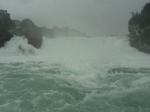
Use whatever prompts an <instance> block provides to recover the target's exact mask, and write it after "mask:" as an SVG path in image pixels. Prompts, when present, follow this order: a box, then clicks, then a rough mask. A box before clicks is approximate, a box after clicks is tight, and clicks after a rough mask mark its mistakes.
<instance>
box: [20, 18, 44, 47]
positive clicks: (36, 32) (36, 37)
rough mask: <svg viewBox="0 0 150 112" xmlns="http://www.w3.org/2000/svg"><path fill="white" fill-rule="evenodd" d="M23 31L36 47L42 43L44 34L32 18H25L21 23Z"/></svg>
mask: <svg viewBox="0 0 150 112" xmlns="http://www.w3.org/2000/svg"><path fill="white" fill-rule="evenodd" d="M21 33H23V34H24V36H25V37H26V38H27V39H28V43H29V44H31V45H33V46H34V47H36V48H40V47H41V45H42V34H41V32H40V29H39V28H38V27H37V26H36V25H35V24H34V23H33V22H32V21H31V20H30V19H24V20H23V21H22V23H21Z"/></svg>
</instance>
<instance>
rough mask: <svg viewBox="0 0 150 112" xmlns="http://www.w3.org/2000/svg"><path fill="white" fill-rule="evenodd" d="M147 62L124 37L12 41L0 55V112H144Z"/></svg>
mask: <svg viewBox="0 0 150 112" xmlns="http://www.w3.org/2000/svg"><path fill="white" fill-rule="evenodd" d="M149 99H150V56H149V55H148V54H144V53H141V52H139V51H138V50H137V49H135V48H132V47H130V45H129V40H128V38H127V37H125V36H124V37H123V36H118V37H97V38H84V37H74V38H65V37H60V38H46V37H45V38H44V39H43V46H42V48H41V49H35V48H34V47H32V46H31V45H28V44H27V40H26V39H25V38H24V37H14V38H12V39H11V40H10V41H9V42H7V43H6V44H5V47H4V48H1V49H0V112H150V100H149Z"/></svg>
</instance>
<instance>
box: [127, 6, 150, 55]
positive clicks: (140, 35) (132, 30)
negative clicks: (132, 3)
mask: <svg viewBox="0 0 150 112" xmlns="http://www.w3.org/2000/svg"><path fill="white" fill-rule="evenodd" d="M128 30H129V37H130V44H131V46H133V47H136V48H137V49H138V50H139V51H142V52H146V53H150V3H147V4H146V5H145V6H144V8H143V9H142V11H141V12H140V13H138V12H136V13H133V12H132V17H131V19H130V20H129V27H128Z"/></svg>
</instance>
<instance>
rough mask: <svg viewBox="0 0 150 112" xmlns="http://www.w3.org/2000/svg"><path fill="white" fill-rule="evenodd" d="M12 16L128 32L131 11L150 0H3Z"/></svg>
mask: <svg viewBox="0 0 150 112" xmlns="http://www.w3.org/2000/svg"><path fill="white" fill-rule="evenodd" d="M0 1H1V4H2V8H3V9H6V10H8V12H9V13H11V18H12V19H20V20H22V19H24V18H30V19H32V20H33V22H34V23H35V24H37V25H39V26H46V27H48V28H52V27H54V26H59V27H63V26H69V27H70V28H75V29H78V30H79V31H82V32H85V33H87V34H88V35H91V36H104V35H106V36H108V35H124V34H128V20H129V19H130V17H131V14H130V12H132V11H133V12H136V11H138V12H140V11H141V9H142V8H143V6H144V5H145V3H147V2H150V1H149V0H0Z"/></svg>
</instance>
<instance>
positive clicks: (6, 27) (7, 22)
mask: <svg viewBox="0 0 150 112" xmlns="http://www.w3.org/2000/svg"><path fill="white" fill-rule="evenodd" d="M12 28H14V24H13V22H12V20H11V19H10V14H9V13H7V11H6V10H0V47H3V46H4V44H5V42H6V41H9V40H10V39H11V38H12V37H13V35H12V34H11V33H10V30H11V29H12Z"/></svg>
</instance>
